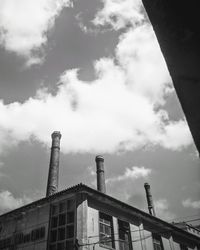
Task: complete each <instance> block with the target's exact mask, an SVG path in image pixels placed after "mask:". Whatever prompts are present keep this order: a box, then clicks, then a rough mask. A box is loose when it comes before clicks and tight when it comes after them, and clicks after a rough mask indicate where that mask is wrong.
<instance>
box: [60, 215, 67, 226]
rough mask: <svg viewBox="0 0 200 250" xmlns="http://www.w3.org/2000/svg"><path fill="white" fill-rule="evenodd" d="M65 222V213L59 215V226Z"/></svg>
mask: <svg viewBox="0 0 200 250" xmlns="http://www.w3.org/2000/svg"><path fill="white" fill-rule="evenodd" d="M65 224H66V214H60V215H59V226H63V225H65Z"/></svg>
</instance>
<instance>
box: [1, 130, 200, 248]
mask: <svg viewBox="0 0 200 250" xmlns="http://www.w3.org/2000/svg"><path fill="white" fill-rule="evenodd" d="M60 138H61V135H60V133H59V132H54V133H53V134H52V149H51V159H50V167H49V176H48V185H47V193H46V197H45V198H43V199H40V200H37V201H35V202H33V203H30V204H28V205H25V206H23V207H20V208H18V209H15V210H13V211H10V212H8V213H6V214H3V215H1V216H0V249H1V250H8V249H10V250H11V249H12V250H14V249H16V250H18V249H20V250H22V249H23V250H66V249H67V250H73V249H74V250H78V249H80V250H105V249H116V250H186V249H188V250H189V249H195V250H199V249H200V237H199V236H198V235H195V234H192V233H191V232H188V231H186V230H183V229H182V228H179V227H177V226H175V225H173V224H170V223H168V222H165V221H163V220H161V219H159V218H157V217H156V216H155V209H154V206H153V198H152V196H151V192H150V185H149V184H147V183H146V184H145V190H146V195H147V202H148V208H149V212H150V214H148V213H145V212H144V211H142V210H139V209H137V208H135V207H132V206H130V205H128V204H126V203H123V202H121V201H119V200H117V199H115V198H113V197H111V196H109V195H107V194H106V186H105V177H104V159H103V157H102V156H97V157H96V159H95V160H96V167H97V190H95V189H92V188H90V187H88V186H86V185H84V184H78V185H76V186H73V187H70V188H68V189H66V190H63V191H60V192H58V173H59V150H60Z"/></svg>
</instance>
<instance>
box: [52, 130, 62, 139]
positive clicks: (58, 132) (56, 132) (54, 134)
mask: <svg viewBox="0 0 200 250" xmlns="http://www.w3.org/2000/svg"><path fill="white" fill-rule="evenodd" d="M56 136H59V139H60V138H61V133H60V131H54V132H53V133H52V134H51V138H52V139H54V138H55V137H56Z"/></svg>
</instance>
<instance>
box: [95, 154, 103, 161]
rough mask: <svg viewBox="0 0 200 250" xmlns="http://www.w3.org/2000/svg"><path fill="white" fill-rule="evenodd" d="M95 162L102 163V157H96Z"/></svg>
mask: <svg viewBox="0 0 200 250" xmlns="http://www.w3.org/2000/svg"><path fill="white" fill-rule="evenodd" d="M95 161H96V162H99V161H103V162H104V158H103V156H102V155H97V156H96V158H95Z"/></svg>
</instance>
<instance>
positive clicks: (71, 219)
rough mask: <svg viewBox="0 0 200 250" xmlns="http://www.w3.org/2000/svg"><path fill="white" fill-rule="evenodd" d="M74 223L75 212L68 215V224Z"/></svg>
mask: <svg viewBox="0 0 200 250" xmlns="http://www.w3.org/2000/svg"><path fill="white" fill-rule="evenodd" d="M73 222H74V212H68V213H67V224H69V223H73Z"/></svg>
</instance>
